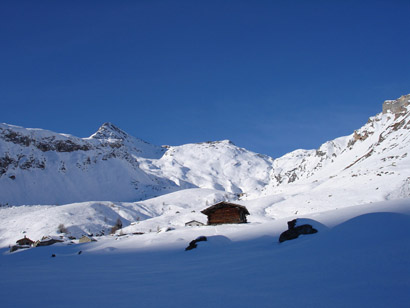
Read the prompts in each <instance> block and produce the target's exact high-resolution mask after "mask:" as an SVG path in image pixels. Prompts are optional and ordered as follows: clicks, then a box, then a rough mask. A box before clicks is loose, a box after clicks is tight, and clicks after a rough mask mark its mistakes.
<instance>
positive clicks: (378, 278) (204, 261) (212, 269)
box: [0, 199, 410, 307]
mask: <svg viewBox="0 0 410 308" xmlns="http://www.w3.org/2000/svg"><path fill="white" fill-rule="evenodd" d="M303 217H304V219H301V220H300V222H301V223H311V224H312V225H313V226H314V227H315V228H317V229H318V230H319V232H318V233H317V234H313V235H304V236H301V237H300V238H298V239H296V240H292V241H288V242H284V243H281V244H279V243H278V237H279V235H280V233H281V232H282V231H284V230H285V229H286V221H287V220H288V219H286V218H282V219H276V220H273V219H272V220H270V221H265V222H263V223H260V222H250V223H248V224H243V225H223V226H217V227H214V226H203V227H191V228H177V229H175V230H172V231H169V232H159V233H156V232H151V233H146V234H143V235H129V236H123V237H119V238H117V239H116V238H115V237H112V236H105V237H101V239H100V240H99V241H98V242H94V243H86V244H76V245H69V246H67V245H65V244H56V245H53V246H48V247H38V248H32V249H28V250H25V251H18V252H15V253H11V254H10V253H8V249H6V248H3V249H2V250H1V254H0V258H1V262H0V273H1V276H2V279H1V280H0V281H1V282H0V294H1V306H2V307H34V306H38V307H73V306H77V307H78V306H79V307H113V306H115V307H183V306H186V305H194V306H196V307H409V306H410V292H409V290H410V278H409V277H410V258H409V256H410V240H409V239H410V199H403V200H400V201H386V202H381V203H372V204H367V205H358V206H353V207H346V208H343V209H338V210H331V211H327V212H320V213H312V214H308V215H305V216H303ZM201 235H205V236H207V237H208V241H207V242H200V243H199V244H198V248H196V249H194V250H191V251H184V248H185V247H186V246H187V245H188V243H189V242H190V241H191V240H193V239H194V238H196V237H198V236H201ZM79 251H81V254H79ZM52 254H55V257H51V255H52Z"/></svg>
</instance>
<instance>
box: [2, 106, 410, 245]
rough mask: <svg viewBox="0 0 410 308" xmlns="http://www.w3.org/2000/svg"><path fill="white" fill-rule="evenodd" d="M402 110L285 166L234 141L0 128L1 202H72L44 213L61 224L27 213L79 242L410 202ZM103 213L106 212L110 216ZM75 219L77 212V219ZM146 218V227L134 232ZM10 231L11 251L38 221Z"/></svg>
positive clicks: (297, 154) (409, 136)
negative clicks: (159, 140)
mask: <svg viewBox="0 0 410 308" xmlns="http://www.w3.org/2000/svg"><path fill="white" fill-rule="evenodd" d="M394 102H395V101H393V102H389V105H388V106H389V108H390V109H389V108H384V111H383V113H380V114H378V115H376V116H374V117H371V118H370V119H369V121H368V122H367V123H366V124H365V125H364V126H363V127H362V128H360V129H358V130H356V131H355V132H354V133H352V134H351V135H349V136H345V137H340V138H337V139H334V140H332V141H328V142H326V143H324V144H323V145H322V146H320V148H319V149H318V150H296V151H293V152H291V153H288V154H286V155H284V156H283V157H280V158H278V159H272V158H270V157H268V156H264V155H260V154H257V153H253V152H251V151H248V150H246V149H243V148H240V147H237V146H235V145H234V144H233V143H232V142H230V141H228V140H224V141H216V142H204V143H198V144H186V145H182V146H168V147H158V146H155V145H151V144H148V143H146V142H145V141H142V140H140V139H137V138H134V137H132V136H130V135H128V134H127V133H125V132H124V131H122V130H121V129H119V128H117V127H116V126H114V125H113V124H111V123H105V124H103V125H102V126H101V128H100V129H99V130H98V131H97V132H96V133H95V134H93V135H92V136H91V137H89V138H77V137H73V136H70V135H67V134H57V133H53V132H50V131H46V130H41V129H25V128H22V127H16V126H12V125H7V124H1V125H0V146H1V148H0V150H1V151H0V195H1V200H0V203H1V204H2V205H5V204H7V203H8V204H9V205H36V204H40V205H44V204H48V205H51V206H52V205H61V204H65V205H61V206H58V207H44V208H49V209H50V210H48V212H49V213H51V214H50V215H52V216H53V217H55V220H54V223H52V224H48V223H47V222H46V221H45V220H44V219H45V218H41V217H43V216H41V215H40V216H38V215H37V214H34V213H37V212H38V213H43V212H42V209H41V206H40V207H36V206H33V207H21V211H27V213H29V212H32V213H33V214H32V215H33V217H37V218H33V219H36V220H38V221H41V222H42V225H45V226H47V227H45V228H39V229H37V231H35V230H34V231H33V232H34V233H35V234H37V233H45V234H55V233H56V232H57V231H56V230H57V226H58V224H61V223H63V224H64V225H66V227H67V228H68V229H69V230H71V231H70V232H72V233H73V234H75V236H78V235H79V234H80V233H81V234H86V233H90V232H91V233H95V232H101V231H102V230H106V228H108V226H109V225H111V226H112V221H113V220H115V219H117V218H120V219H122V220H123V221H124V227H126V228H130V230H131V231H132V232H148V231H149V230H151V231H153V230H156V229H158V228H162V227H169V228H183V227H184V223H185V222H187V221H189V220H198V221H203V222H204V220H205V217H204V216H203V215H202V214H199V212H200V211H201V210H202V209H204V208H205V207H207V206H208V205H210V204H212V203H213V202H217V201H221V200H228V201H233V202H236V203H239V204H242V205H244V206H246V207H247V208H248V209H249V211H250V212H251V215H250V216H249V222H250V223H264V222H267V221H270V220H272V219H282V218H284V217H294V216H298V215H307V214H310V213H317V212H323V211H329V210H334V209H341V208H344V207H349V206H353V205H360V204H366V203H371V202H380V201H384V200H394V199H399V198H403V199H404V198H409V197H410V178H409V174H410V156H408V152H409V150H410V122H409V121H410V115H409V109H408V108H409V107H408V105H406V104H401V103H400V104H401V105H400V106H399V107H400V108H395V106H396V105H395V103H394ZM392 110H393V111H394V112H393V111H392ZM91 201H92V202H91ZM108 201H109V202H108ZM73 202H76V205H72V204H70V203H73ZM78 202H82V203H78ZM127 202H128V203H127ZM78 204H81V205H78ZM112 205H113V206H115V207H116V209H117V210H114V211H111V210H110V209H113V207H112ZM66 207H67V209H65V208H66ZM70 207H73V208H75V209H78V210H71V209H69V208H70ZM96 207H101V208H106V209H107V210H102V211H103V212H107V213H109V214H107V215H105V216H106V218H104V217H103V216H101V215H99V214H98V213H97V212H96V210H95V209H96ZM0 210H1V211H2V217H3V219H4V220H10V221H20V218H19V210H18V207H11V208H10V207H5V208H1V209H0ZM81 211H84V213H88V214H84V215H85V216H83V214H82V213H81ZM66 213H74V214H73V215H68V216H67V217H70V219H71V220H70V219H66ZM91 213H95V214H91ZM126 213H128V214H126ZM44 217H48V216H44ZM73 217H78V220H77V219H72V218H73ZM81 217H83V218H81ZM137 217H138V220H139V223H138V226H135V225H133V226H131V223H132V220H134V221H135V220H136V219H137ZM3 225H7V230H10V232H8V233H6V232H1V233H0V238H1V239H2V240H3V242H2V243H3V245H6V244H7V243H8V242H10V241H15V238H16V237H18V236H19V235H21V234H22V232H24V231H27V230H25V229H27V227H24V226H27V225H30V223H29V219H28V218H27V219H23V220H21V223H16V224H14V225H13V224H9V223H8V222H4V223H3ZM134 229H135V230H134ZM131 231H130V232H131ZM36 232H37V233H36Z"/></svg>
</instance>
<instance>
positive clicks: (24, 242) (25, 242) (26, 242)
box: [16, 235, 34, 246]
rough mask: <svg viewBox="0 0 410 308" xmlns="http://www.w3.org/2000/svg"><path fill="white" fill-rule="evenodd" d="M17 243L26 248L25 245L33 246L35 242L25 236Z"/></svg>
mask: <svg viewBox="0 0 410 308" xmlns="http://www.w3.org/2000/svg"><path fill="white" fill-rule="evenodd" d="M16 243H17V244H18V245H21V246H24V245H28V246H32V245H33V244H34V241H32V240H30V239H29V238H28V237H26V236H25V235H24V238H22V239H19V240H18V241H16Z"/></svg>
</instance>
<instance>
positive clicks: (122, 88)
mask: <svg viewBox="0 0 410 308" xmlns="http://www.w3.org/2000/svg"><path fill="white" fill-rule="evenodd" d="M0 42H1V47H0V110H1V111H0V122H5V123H10V124H15V125H20V126H24V127H39V128H45V129H49V130H53V131H57V132H64V133H70V134H72V135H75V136H79V137H87V136H89V135H91V134H92V133H94V132H95V131H96V130H97V129H98V127H99V126H100V125H101V124H102V123H103V122H112V123H114V124H116V125H117V126H119V127H120V128H122V129H123V130H125V131H127V132H128V133H130V134H131V135H133V136H135V137H139V138H142V139H144V140H146V141H148V142H151V143H154V144H158V145H162V144H170V145H180V144H184V143H190V142H201V141H208V140H222V139H230V140H232V141H233V142H234V143H235V144H237V145H238V146H241V147H245V148H247V149H249V150H252V151H255V152H259V153H263V154H268V155H271V156H274V157H278V156H280V155H283V154H285V153H287V152H289V151H291V150H295V149H298V148H306V149H311V148H317V147H318V146H319V145H320V144H321V143H323V142H325V141H327V140H330V139H333V138H336V137H339V136H342V135H347V134H350V133H352V132H353V130H354V129H356V128H359V127H360V126H362V125H363V124H364V123H365V122H366V121H367V119H368V117H369V116H372V115H375V114H376V113H378V112H380V111H381V108H382V102H383V100H385V99H395V98H397V97H399V96H400V95H402V94H408V93H410V1H408V0H406V1H394V0H389V1H377V0H375V1H348V0H347V1H346V0H343V1H328V0H326V1H292V0H288V1H285V0H283V1H273V0H272V1H250V0H249V1H241V0H237V1H224V0H218V1H195V0H189V1H155V0H153V1H148V0H146V1H137V0H135V1H101V0H99V1H97V0H96V1H87V0H84V1H54V0H53V1H5V0H3V1H1V2H0Z"/></svg>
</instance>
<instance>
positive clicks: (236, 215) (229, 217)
mask: <svg viewBox="0 0 410 308" xmlns="http://www.w3.org/2000/svg"><path fill="white" fill-rule="evenodd" d="M241 222H246V220H245V221H243V220H241V215H240V212H239V209H238V208H220V209H217V210H215V211H214V212H213V213H210V214H209V215H208V224H210V225H217V224H227V223H228V224H229V223H233V224H235V223H241Z"/></svg>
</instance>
